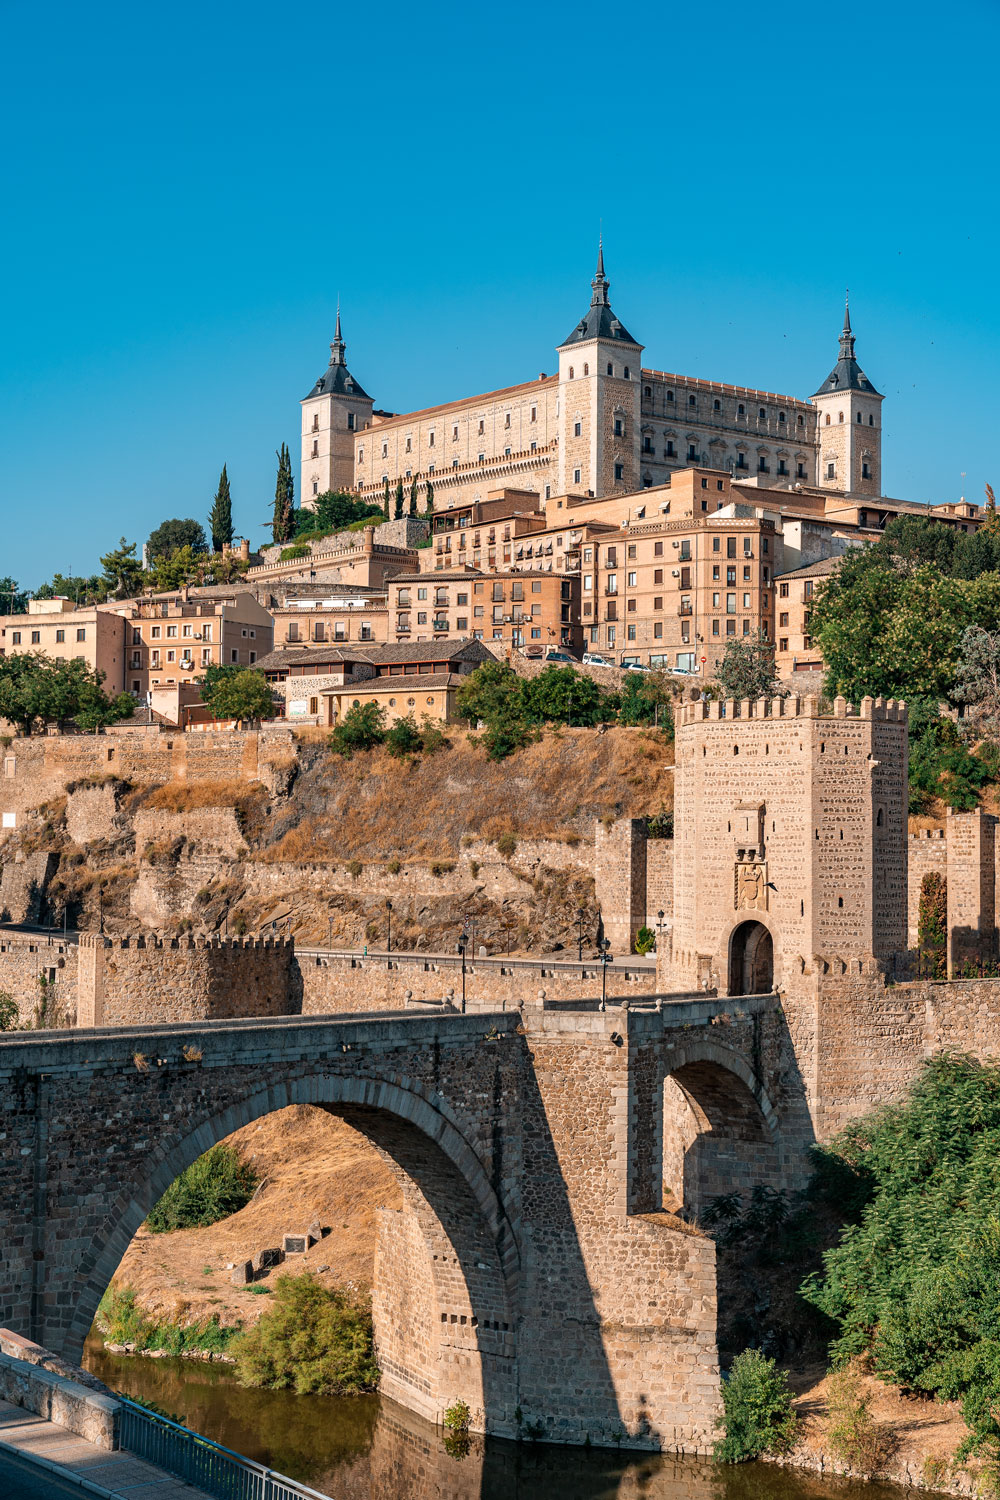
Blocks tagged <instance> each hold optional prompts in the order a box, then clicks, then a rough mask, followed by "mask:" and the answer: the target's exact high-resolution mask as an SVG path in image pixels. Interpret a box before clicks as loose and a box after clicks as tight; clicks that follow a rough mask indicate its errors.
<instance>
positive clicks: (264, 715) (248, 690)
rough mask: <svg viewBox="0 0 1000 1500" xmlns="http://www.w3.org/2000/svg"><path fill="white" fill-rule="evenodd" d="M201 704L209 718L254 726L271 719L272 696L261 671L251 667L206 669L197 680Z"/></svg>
mask: <svg viewBox="0 0 1000 1500" xmlns="http://www.w3.org/2000/svg"><path fill="white" fill-rule="evenodd" d="M198 682H199V684H200V686H201V701H202V702H203V703H204V704H205V707H206V708H207V709H208V711H209V713H210V714H211V715H212V717H213V719H235V720H237V722H238V723H241V724H245V723H250V724H256V723H259V721H260V720H261V719H270V718H273V717H274V696H273V694H272V692H271V688H270V686H269V684H268V681H267V678H266V677H265V676H264V674H263V672H258V671H257V670H256V669H255V668H254V667H239V666H225V667H217V666H209V667H206V669H205V671H204V673H203V674H202V676H201V677H199V678H198Z"/></svg>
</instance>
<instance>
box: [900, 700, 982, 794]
mask: <svg viewBox="0 0 1000 1500" xmlns="http://www.w3.org/2000/svg"><path fill="white" fill-rule="evenodd" d="M908 707H909V715H908V717H909V742H910V811H911V812H913V813H919V812H924V811H925V810H926V808H927V805H928V802H929V800H930V799H931V798H932V797H939V798H941V799H942V800H943V801H946V802H948V803H949V804H950V805H951V806H952V807H954V808H955V809H956V810H957V811H959V812H970V811H971V810H972V809H973V808H974V807H976V806H977V805H978V803H979V794H980V792H981V791H982V789H983V787H985V786H986V785H987V784H988V783H989V782H990V781H992V780H994V779H995V778H996V774H997V769H998V768H997V764H996V761H995V759H994V758H991V757H990V755H989V753H988V748H987V747H981V748H980V750H979V751H978V752H976V753H970V751H969V748H968V746H967V745H966V744H965V742H964V741H963V739H962V736H961V735H960V734H959V731H958V727H957V725H956V724H955V722H954V720H953V719H951V718H949V717H948V716H947V715H945V714H942V713H941V712H940V709H939V706H938V700H937V699H936V698H912V699H911V700H910V702H909V705H908Z"/></svg>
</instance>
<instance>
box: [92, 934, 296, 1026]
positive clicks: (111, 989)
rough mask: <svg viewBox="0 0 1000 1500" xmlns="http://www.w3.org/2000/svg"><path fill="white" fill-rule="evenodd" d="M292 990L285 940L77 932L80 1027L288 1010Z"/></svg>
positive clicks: (291, 955) (290, 949)
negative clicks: (113, 935)
mask: <svg viewBox="0 0 1000 1500" xmlns="http://www.w3.org/2000/svg"><path fill="white" fill-rule="evenodd" d="M299 993H300V991H299V977H298V973H297V970H296V968H295V944H294V942H293V941H292V940H291V939H285V938H245V939H244V938H210V939H203V938H174V939H172V940H170V939H167V940H163V939H160V938H155V937H138V938H108V937H103V936H101V935H100V934H98V933H93V932H85V933H82V934H81V936H80V961H79V993H78V1007H77V1016H78V1021H77V1024H78V1025H80V1026H143V1025H156V1024H158V1023H159V1022H164V1021H204V1020H226V1019H229V1018H231V1017H236V1016H284V1015H294V1014H295V1013H297V1011H298V1010H299V1005H300V1001H299Z"/></svg>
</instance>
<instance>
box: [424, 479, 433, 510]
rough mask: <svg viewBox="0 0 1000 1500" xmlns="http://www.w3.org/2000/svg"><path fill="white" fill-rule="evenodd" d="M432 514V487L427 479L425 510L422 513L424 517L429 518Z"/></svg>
mask: <svg viewBox="0 0 1000 1500" xmlns="http://www.w3.org/2000/svg"><path fill="white" fill-rule="evenodd" d="M433 514H434V486H433V485H432V484H431V482H430V480H429V479H428V481H427V509H426V510H425V511H424V515H426V516H431V515H433Z"/></svg>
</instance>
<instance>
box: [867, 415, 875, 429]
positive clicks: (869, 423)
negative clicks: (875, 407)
mask: <svg viewBox="0 0 1000 1500" xmlns="http://www.w3.org/2000/svg"><path fill="white" fill-rule="evenodd" d="M868 426H869V427H874V426H875V418H874V416H871V415H869V418H868Z"/></svg>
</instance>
